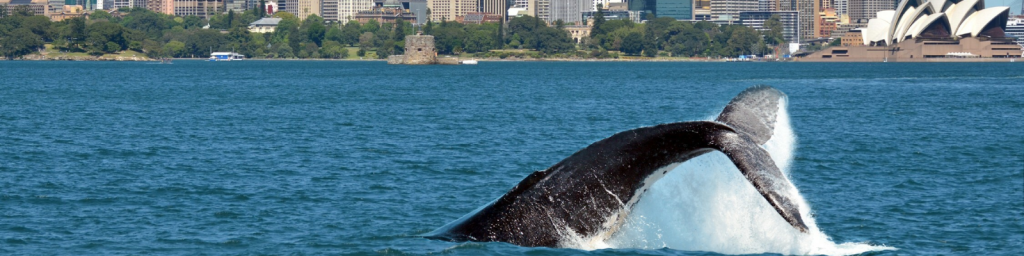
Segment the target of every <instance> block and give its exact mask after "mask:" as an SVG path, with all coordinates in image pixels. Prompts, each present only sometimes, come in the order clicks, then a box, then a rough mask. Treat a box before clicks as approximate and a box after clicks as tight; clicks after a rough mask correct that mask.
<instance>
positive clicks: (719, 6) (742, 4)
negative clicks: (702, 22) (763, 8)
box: [711, 0, 758, 24]
mask: <svg viewBox="0 0 1024 256" xmlns="http://www.w3.org/2000/svg"><path fill="white" fill-rule="evenodd" d="M757 6H758V0H714V1H711V21H714V22H716V23H719V24H733V23H735V22H738V21H739V18H740V17H739V16H740V12H756V11H758V9H757Z"/></svg>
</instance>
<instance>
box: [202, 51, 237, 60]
mask: <svg viewBox="0 0 1024 256" xmlns="http://www.w3.org/2000/svg"><path fill="white" fill-rule="evenodd" d="M244 59H245V55H241V54H238V53H236V52H214V53H210V61H233V60H244Z"/></svg>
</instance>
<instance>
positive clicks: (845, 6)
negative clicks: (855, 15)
mask: <svg viewBox="0 0 1024 256" xmlns="http://www.w3.org/2000/svg"><path fill="white" fill-rule="evenodd" d="M849 2H850V1H849V0H833V5H834V6H835V9H836V16H839V17H840V19H841V18H842V17H843V16H845V15H849V13H848V12H849V10H850V6H849Z"/></svg>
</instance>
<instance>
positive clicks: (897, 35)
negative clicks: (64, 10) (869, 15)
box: [861, 0, 1009, 45]
mask: <svg viewBox="0 0 1024 256" xmlns="http://www.w3.org/2000/svg"><path fill="white" fill-rule="evenodd" d="M984 7H985V3H984V2H983V0H903V1H901V2H900V4H899V6H897V8H896V10H885V11H879V12H877V13H876V14H875V16H876V18H874V19H871V20H869V21H868V26H867V27H864V28H861V37H862V38H863V40H864V45H871V44H875V45H891V44H894V43H899V42H902V41H903V40H906V39H909V38H917V37H919V36H921V35H922V34H923V35H924V36H926V37H945V36H952V37H959V36H972V37H976V36H978V35H983V36H991V37H1002V36H1003V35H1002V33H1001V32H1000V31H999V29H998V28H995V27H994V26H995V25H993V24H997V25H1000V26H1002V27H1001V28H1002V29H1003V30H1005V29H1006V27H1005V24H1002V23H999V22H994V21H998V20H999V19H1003V20H1005V19H1007V18H1008V17H1009V7H995V8H988V9H985V8H984ZM940 23H941V24H940Z"/></svg>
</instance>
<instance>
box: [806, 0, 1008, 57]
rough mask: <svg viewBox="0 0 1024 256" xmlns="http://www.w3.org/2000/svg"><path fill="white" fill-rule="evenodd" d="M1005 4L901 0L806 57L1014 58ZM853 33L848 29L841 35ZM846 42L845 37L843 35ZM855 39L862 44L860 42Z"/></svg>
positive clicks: (943, 0)
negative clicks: (833, 44) (839, 41)
mask: <svg viewBox="0 0 1024 256" xmlns="http://www.w3.org/2000/svg"><path fill="white" fill-rule="evenodd" d="M1009 12H1010V8H1009V7H1006V6H1000V7H991V8H985V3H984V2H983V0H903V1H902V2H901V3H900V4H899V5H898V6H897V8H896V10H886V11H881V12H878V14H877V16H876V18H874V19H871V20H869V21H868V24H867V27H863V28H860V29H859V30H860V35H859V36H860V39H862V41H861V40H857V38H853V39H854V40H852V41H853V42H854V43H853V45H844V46H838V47H832V48H828V49H825V50H822V51H819V52H816V53H813V54H811V55H809V56H807V57H806V58H805V59H806V60H811V61H872V62H873V61H901V62H905V61H914V62H919V61H973V60H978V61H980V60H989V61H991V60H996V59H1000V58H1010V59H1015V58H1020V57H1021V53H1022V52H1024V49H1022V47H1021V46H1020V45H1017V44H1016V43H1014V42H1013V38H1012V37H1007V36H1006V34H1005V30H1006V22H1007V20H1008V19H1009ZM851 34H853V35H855V34H856V33H848V34H847V35H851ZM844 41H847V40H844ZM859 43H863V45H860V44H859Z"/></svg>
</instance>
